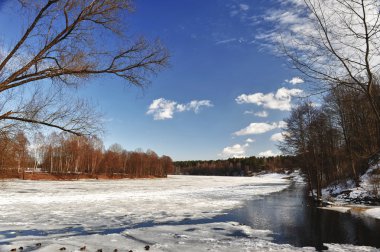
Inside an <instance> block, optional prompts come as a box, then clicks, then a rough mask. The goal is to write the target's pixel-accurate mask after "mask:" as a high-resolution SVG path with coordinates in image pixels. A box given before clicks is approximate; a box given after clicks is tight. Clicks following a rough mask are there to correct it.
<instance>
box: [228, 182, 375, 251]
mask: <svg viewBox="0 0 380 252" xmlns="http://www.w3.org/2000/svg"><path fill="white" fill-rule="evenodd" d="M309 201H310V199H309V198H308V197H307V196H306V190H305V186H304V185H300V184H292V185H291V186H290V187H289V188H287V189H286V190H284V191H281V192H278V193H273V194H270V195H267V196H264V197H263V198H262V199H256V200H251V201H247V202H246V204H245V206H244V207H243V208H240V209H236V210H233V211H232V212H231V213H229V214H228V215H227V216H226V217H227V218H231V219H234V220H236V221H238V222H240V223H242V224H245V225H249V226H251V227H253V228H254V229H268V230H271V231H273V232H274V235H273V239H274V242H275V243H288V244H292V245H294V246H298V247H304V246H312V247H316V248H318V249H323V248H324V247H323V243H343V244H354V245H366V246H372V247H377V248H380V220H377V219H373V218H370V217H365V216H363V215H360V216H359V215H351V214H349V213H339V212H336V211H331V210H323V209H318V208H316V207H314V206H313V205H312V203H311V202H309ZM324 249H326V248H324Z"/></svg>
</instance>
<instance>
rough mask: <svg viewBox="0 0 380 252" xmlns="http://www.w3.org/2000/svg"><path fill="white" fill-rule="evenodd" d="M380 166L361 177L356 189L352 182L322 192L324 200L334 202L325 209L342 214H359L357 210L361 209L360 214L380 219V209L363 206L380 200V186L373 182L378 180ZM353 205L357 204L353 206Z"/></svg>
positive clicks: (374, 167) (370, 169)
mask: <svg viewBox="0 0 380 252" xmlns="http://www.w3.org/2000/svg"><path fill="white" fill-rule="evenodd" d="M379 169H380V164H377V165H374V166H372V167H370V168H369V169H368V170H367V172H366V173H365V174H363V175H362V176H361V177H360V186H359V187H356V186H355V182H354V181H352V180H350V181H347V182H346V183H344V184H337V185H332V186H329V187H327V188H325V189H324V190H323V191H322V195H324V199H325V200H327V201H333V203H334V205H333V206H331V207H326V208H325V209H330V210H336V211H340V212H350V211H351V212H352V211H353V212H357V211H355V209H357V208H360V213H362V214H365V215H368V216H371V217H373V218H377V219H380V207H368V206H364V205H361V203H365V202H366V201H368V199H371V198H372V199H373V198H380V184H378V183H374V182H373V180H374V179H376V178H378V177H379V176H380V175H379ZM379 183H380V182H379ZM353 203H357V204H356V205H353Z"/></svg>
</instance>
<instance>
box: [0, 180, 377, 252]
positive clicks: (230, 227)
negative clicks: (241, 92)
mask: <svg viewBox="0 0 380 252" xmlns="http://www.w3.org/2000/svg"><path fill="white" fill-rule="evenodd" d="M283 177H284V176H283V175H280V174H270V175H261V176H258V177H202V176H169V177H168V178H167V179H141V180H112V181H110V180H108V181H106V180H104V181H98V180H82V181H19V180H10V181H2V182H0V251H4V252H5V251H10V249H12V248H18V247H20V246H23V247H24V251H42V252H44V251H46V252H48V251H49V252H50V251H59V248H61V247H65V248H66V251H79V248H81V247H83V246H86V249H87V250H86V251H97V249H100V248H101V249H103V251H113V250H114V249H118V251H129V250H130V249H131V250H133V251H145V250H144V246H146V245H149V246H150V247H151V249H150V250H151V251H173V252H174V251H315V248H296V247H292V246H290V245H287V244H282V245H280V244H274V243H273V242H271V236H270V235H271V234H272V232H271V231H270V230H254V229H252V228H251V227H248V226H244V225H240V224H239V223H236V222H213V221H212V220H211V218H213V217H215V216H217V215H220V214H223V213H225V212H226V211H228V210H229V209H233V208H236V207H239V206H240V205H242V204H243V202H244V200H247V199H252V198H255V197H260V196H262V195H265V194H269V193H273V192H277V191H280V190H283V189H285V188H286V187H287V186H288V185H289V183H290V181H289V180H286V179H283ZM200 219H203V220H205V221H203V222H200V223H194V222H193V223H192V221H196V220H200ZM207 220H209V221H207ZM36 243H41V244H42V246H41V247H36V245H35V244H36ZM328 246H329V251H378V250H376V249H374V248H370V247H357V246H351V245H336V244H329V245H328Z"/></svg>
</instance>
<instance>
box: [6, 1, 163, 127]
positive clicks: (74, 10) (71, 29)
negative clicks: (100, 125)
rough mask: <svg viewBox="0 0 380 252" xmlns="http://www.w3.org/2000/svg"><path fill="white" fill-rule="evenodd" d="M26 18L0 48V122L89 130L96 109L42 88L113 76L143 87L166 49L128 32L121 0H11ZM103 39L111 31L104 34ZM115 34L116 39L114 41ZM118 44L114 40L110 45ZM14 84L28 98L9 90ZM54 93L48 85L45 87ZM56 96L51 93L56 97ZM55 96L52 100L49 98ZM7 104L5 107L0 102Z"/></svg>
mask: <svg viewBox="0 0 380 252" xmlns="http://www.w3.org/2000/svg"><path fill="white" fill-rule="evenodd" d="M18 3H19V4H20V8H22V10H23V11H24V14H25V16H30V17H32V18H31V20H30V22H28V24H27V28H26V30H25V32H24V33H23V34H22V35H21V36H20V38H19V40H18V41H17V42H16V43H15V44H14V45H12V46H9V50H8V51H6V52H5V53H4V54H2V55H1V54H0V123H1V125H0V127H2V128H7V127H11V126H15V125H16V124H14V122H21V123H30V124H37V125H45V126H50V127H54V128H58V129H60V130H63V131H67V132H70V133H74V134H88V133H93V132H94V131H96V130H97V129H96V128H94V127H93V125H95V124H96V123H97V122H96V121H95V119H96V118H98V116H97V115H96V114H94V113H93V111H91V110H92V109H91V108H90V107H89V106H87V105H86V104H85V103H84V102H83V101H78V102H76V103H75V102H74V104H73V103H72V101H71V100H70V98H69V99H67V98H66V99H63V97H66V96H65V95H61V96H59V95H58V93H55V94H54V95H53V97H54V98H49V97H51V96H50V94H49V95H41V93H42V94H45V92H46V88H45V87H44V88H37V89H36V90H38V91H35V92H34V93H32V94H31V95H30V92H29V91H28V90H29V89H30V88H31V87H32V86H34V88H35V87H36V86H37V87H38V86H42V84H43V85H44V86H46V82H47V81H50V82H51V83H54V84H55V83H57V84H58V85H57V84H55V85H51V87H53V88H54V87H59V86H60V87H67V86H72V85H78V84H80V83H81V82H83V81H88V80H89V79H90V78H92V77H99V76H102V75H113V76H117V77H120V78H122V79H124V80H126V81H127V82H128V83H130V84H133V85H136V86H143V85H145V84H146V83H147V82H148V77H149V76H150V75H151V74H156V73H157V72H158V71H159V70H160V69H161V68H162V67H164V66H165V65H166V64H167V60H168V53H167V51H166V50H165V48H164V47H163V46H162V45H161V44H160V43H159V42H155V43H149V42H147V41H146V40H144V39H143V38H138V39H134V38H129V37H128V36H127V34H126V32H125V30H126V29H124V28H123V22H122V20H123V19H124V18H125V16H126V15H128V14H129V13H130V12H131V11H132V10H133V6H132V3H131V1H129V0H123V1H121V0H41V1H34V0H19V1H18ZM104 38H112V41H107V40H106V39H104ZM116 39H118V41H119V42H118V43H117V42H115V40H116ZM118 44H122V46H117V45H118ZM22 87H25V88H26V90H27V91H26V92H27V93H28V92H29V100H27V99H24V98H22V99H20V101H21V102H20V103H19V105H18V106H17V107H15V104H14V102H13V98H14V95H19V93H20V92H21V89H22ZM53 93H54V91H53ZM58 97H59V99H58ZM57 101H59V102H57ZM6 104H8V106H6Z"/></svg>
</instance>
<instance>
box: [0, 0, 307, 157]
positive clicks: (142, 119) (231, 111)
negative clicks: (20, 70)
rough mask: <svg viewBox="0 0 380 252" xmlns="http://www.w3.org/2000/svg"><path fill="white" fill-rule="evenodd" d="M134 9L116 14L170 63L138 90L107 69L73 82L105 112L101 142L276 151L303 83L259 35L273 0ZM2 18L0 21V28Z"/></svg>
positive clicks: (208, 153)
mask: <svg viewBox="0 0 380 252" xmlns="http://www.w3.org/2000/svg"><path fill="white" fill-rule="evenodd" d="M0 2H1V1H0ZM135 7H136V11H135V12H134V13H133V14H132V15H130V16H129V17H128V19H127V20H125V22H126V23H127V24H128V27H129V33H130V34H132V35H133V36H138V35H144V36H145V37H147V38H148V39H151V40H154V39H157V38H159V39H160V40H161V41H162V43H163V44H164V45H165V46H166V47H167V48H168V50H169V52H170V55H171V58H170V66H169V67H168V68H166V69H165V70H164V71H162V72H161V73H159V74H158V75H157V76H154V77H152V78H151V84H150V85H149V86H147V87H146V88H144V89H140V88H137V87H133V86H129V85H127V84H125V82H124V81H122V80H120V79H117V78H108V77H105V78H101V79H92V80H91V81H90V83H87V84H86V85H84V86H83V87H81V88H80V89H78V93H79V94H80V95H81V96H82V97H86V98H88V99H90V100H91V101H92V102H94V103H95V104H97V106H98V107H99V109H100V110H101V111H102V112H103V113H104V115H105V118H106V119H105V126H106V129H105V130H106V133H105V134H104V136H103V139H104V142H105V145H106V147H108V146H109V145H111V144H112V143H115V142H117V143H120V144H121V145H122V146H123V147H124V148H126V149H127V150H134V149H136V148H142V149H143V150H147V149H152V150H154V151H156V152H157V153H158V154H159V155H162V154H165V155H169V156H171V157H172V158H173V159H174V160H189V159H197V160H198V159H219V158H228V157H232V156H251V155H259V154H260V155H265V153H266V154H268V153H269V154H270V153H274V154H276V153H278V149H277V147H276V144H277V143H278V140H279V138H280V137H279V136H280V135H279V134H278V133H280V132H281V131H282V129H281V127H282V126H283V123H282V122H281V121H282V120H283V119H284V118H285V117H286V116H287V115H288V113H289V109H290V106H291V105H290V104H293V103H294V102H295V99H296V97H297V96H299V95H301V89H303V85H305V84H304V83H302V79H300V78H296V77H298V76H299V73H297V72H296V71H294V70H291V69H290V68H289V67H288V66H287V61H286V59H284V58H281V57H278V56H276V55H275V53H273V51H272V49H271V47H268V45H266V44H265V43H264V42H263V41H262V40H260V39H259V38H260V35H262V34H264V33H265V32H266V31H268V30H270V29H271V26H270V24H269V23H268V22H266V19H265V14H266V13H268V11H269V10H271V11H273V10H274V9H280V8H282V5H281V4H280V3H279V2H277V1H274V0H273V1H271V0H269V1H268V0H265V1H264V0H251V1H235V0H207V1H196V0H181V1H178V0H160V1H149V0H135ZM4 18H5V17H4V16H3V17H0V29H1V30H2V31H7V30H9V29H11V28H9V25H7V24H6V23H5V22H1V21H3V20H4ZM11 33H12V32H11ZM2 34H4V33H3V32H2ZM12 35H14V34H12ZM15 36H16V35H15ZM16 37H17V36H16ZM1 39H2V40H4V38H1ZM260 93H261V94H260ZM264 111H265V112H264ZM259 112H260V113H259ZM257 113H259V115H258V114H257ZM255 114H256V115H255ZM263 115H264V116H266V117H263ZM276 133H277V135H275V136H273V135H274V134H276ZM271 138H272V140H271ZM274 140H277V141H274Z"/></svg>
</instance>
